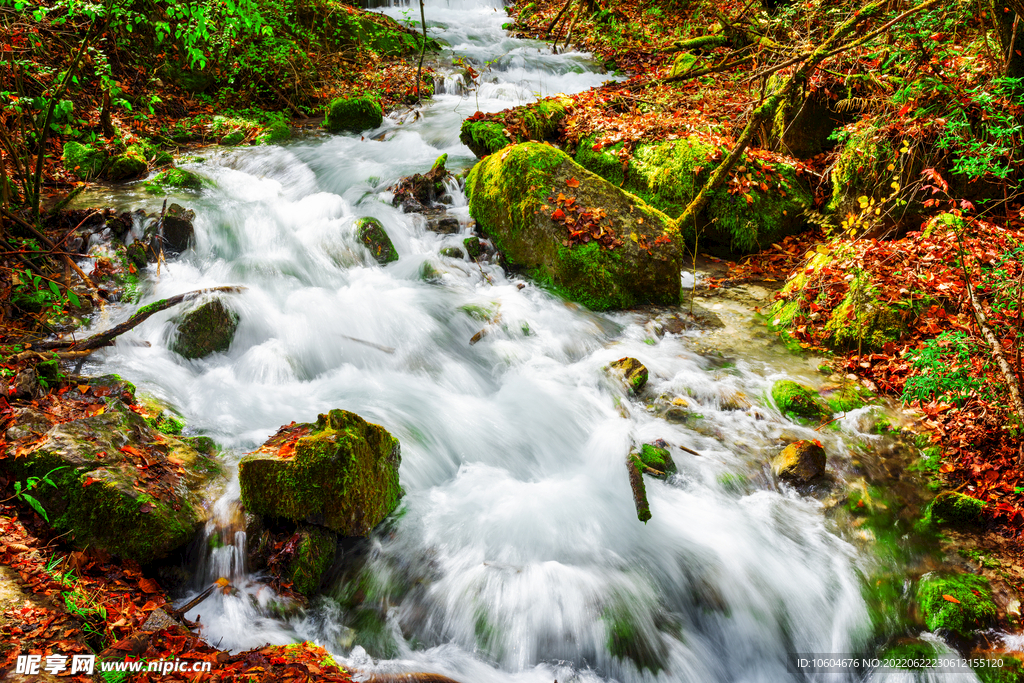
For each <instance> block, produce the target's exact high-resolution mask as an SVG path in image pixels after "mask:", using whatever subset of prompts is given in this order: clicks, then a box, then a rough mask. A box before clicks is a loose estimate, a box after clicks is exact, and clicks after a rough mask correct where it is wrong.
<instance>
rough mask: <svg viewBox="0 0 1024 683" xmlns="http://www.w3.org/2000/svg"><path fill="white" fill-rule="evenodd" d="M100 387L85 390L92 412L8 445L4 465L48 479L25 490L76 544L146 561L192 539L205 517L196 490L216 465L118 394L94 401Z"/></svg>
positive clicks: (21, 476)
mask: <svg viewBox="0 0 1024 683" xmlns="http://www.w3.org/2000/svg"><path fill="white" fill-rule="evenodd" d="M106 391H109V389H107V388H106V387H102V386H100V387H96V386H94V387H91V389H90V391H89V392H88V393H87V397H88V398H90V399H93V400H96V401H97V402H96V403H95V404H94V406H95V407H94V409H93V412H97V413H98V414H96V415H93V416H92V417H85V418H82V419H79V420H74V421H72V422H67V423H64V424H59V425H56V426H54V427H52V428H51V429H50V430H49V431H48V432H46V434H45V436H44V437H43V439H42V440H41V441H39V442H38V443H35V444H31V445H27V446H26V445H22V444H12V445H11V446H10V451H9V453H8V459H7V460H6V461H4V462H5V467H8V468H10V469H11V470H12V473H13V476H14V477H15V478H16V479H17V480H19V481H27V479H28V478H29V477H39V478H41V479H42V478H46V479H49V481H51V482H53V484H54V485H53V486H50V485H49V484H47V483H45V482H43V483H40V484H38V485H36V486H35V487H34V488H33V489H32V490H31V492H30V495H31V496H32V497H33V498H34V499H36V500H37V501H39V503H40V504H41V505H42V507H43V509H44V511H45V512H46V517H47V518H48V520H49V522H50V524H51V525H52V526H53V527H54V528H55V529H57V530H59V531H66V532H70V538H71V539H73V540H74V542H75V543H76V544H77V545H79V546H83V547H84V546H88V547H92V548H100V549H104V550H107V551H109V552H111V553H114V554H116V555H120V556H122V557H126V558H131V559H134V560H138V561H139V562H143V563H145V562H150V561H152V560H155V559H159V558H161V557H165V556H167V555H168V554H169V553H170V552H172V551H173V550H175V549H177V548H180V547H182V546H183V545H185V544H186V543H188V542H189V541H190V540H191V539H192V537H193V535H194V534H195V532H196V531H197V530H198V528H199V525H200V523H201V522H202V521H203V520H204V518H205V513H204V511H203V505H202V503H203V500H202V499H203V496H202V489H203V487H204V486H205V483H206V481H207V479H208V477H209V476H210V475H211V474H213V473H215V472H216V471H217V465H216V462H215V461H213V460H211V459H210V458H209V457H208V456H206V455H203V454H201V453H199V452H197V451H196V450H195V449H193V448H192V447H191V446H189V445H187V444H186V443H185V442H184V441H182V440H180V439H178V438H176V437H175V436H172V435H168V434H163V433H161V432H159V431H157V430H156V429H154V428H153V427H152V425H151V424H149V423H148V422H147V420H146V419H145V418H144V417H143V416H141V415H139V414H137V413H136V412H134V411H133V410H130V409H129V408H128V405H127V404H126V403H125V402H124V401H123V400H122V397H121V396H122V392H120V391H117V392H113V393H108V394H105V396H104V398H102V399H100V398H99V397H98V395H99V394H101V392H106ZM125 399H126V400H128V399H130V397H129V396H125ZM100 411H102V412H100ZM140 412H141V411H140ZM15 450H18V451H19V452H18V456H17V457H15V453H14V451H15Z"/></svg>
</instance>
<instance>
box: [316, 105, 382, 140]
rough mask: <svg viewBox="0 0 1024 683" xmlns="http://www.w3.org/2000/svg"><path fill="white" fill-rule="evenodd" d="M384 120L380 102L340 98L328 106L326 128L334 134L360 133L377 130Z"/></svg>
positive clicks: (325, 119) (325, 120)
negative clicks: (372, 129) (371, 129)
mask: <svg viewBox="0 0 1024 683" xmlns="http://www.w3.org/2000/svg"><path fill="white" fill-rule="evenodd" d="M383 120H384V117H383V113H382V111H381V107H380V102H378V101H377V100H376V99H374V98H372V97H369V96H363V97H339V98H337V99H335V100H333V101H331V103H330V104H329V105H327V115H326V116H325V117H324V124H323V125H324V128H326V129H327V130H329V131H331V132H332V133H340V132H349V133H358V132H360V131H363V130H368V129H370V128H376V127H377V126H379V125H380V124H381V121H383Z"/></svg>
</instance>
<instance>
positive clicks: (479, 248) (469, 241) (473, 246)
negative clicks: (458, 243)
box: [462, 237, 484, 260]
mask: <svg viewBox="0 0 1024 683" xmlns="http://www.w3.org/2000/svg"><path fill="white" fill-rule="evenodd" d="M462 246H463V247H464V248H465V249H466V253H467V254H469V258H471V259H473V260H476V259H478V258H480V254H482V253H483V251H484V248H483V245H481V244H480V238H479V237H467V238H466V239H464V240H462Z"/></svg>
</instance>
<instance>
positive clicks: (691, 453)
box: [677, 445, 703, 458]
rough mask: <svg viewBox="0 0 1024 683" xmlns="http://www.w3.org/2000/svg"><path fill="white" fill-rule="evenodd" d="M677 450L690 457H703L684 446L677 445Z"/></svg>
mask: <svg viewBox="0 0 1024 683" xmlns="http://www.w3.org/2000/svg"><path fill="white" fill-rule="evenodd" d="M677 448H679V450H681V451H683V452H684V453H689V454H690V455H696V456H697V457H698V458H700V457H703V456H702V455H701V454H700V453H698V452H697V451H695V450H693V449H692V448H687V447H686V446H678V445H677Z"/></svg>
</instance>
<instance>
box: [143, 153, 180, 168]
mask: <svg viewBox="0 0 1024 683" xmlns="http://www.w3.org/2000/svg"><path fill="white" fill-rule="evenodd" d="M149 163H150V165H152V166H154V167H156V168H160V167H162V166H170V165H171V164H173V163H174V157H173V156H171V153H170V152H167V151H164V150H162V149H160V150H157V151H156V152H154V153H153V154H152V156H150V158H149Z"/></svg>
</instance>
